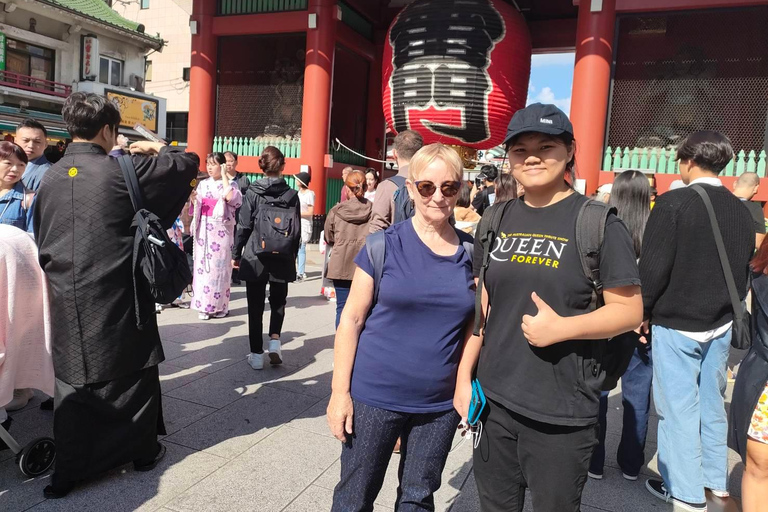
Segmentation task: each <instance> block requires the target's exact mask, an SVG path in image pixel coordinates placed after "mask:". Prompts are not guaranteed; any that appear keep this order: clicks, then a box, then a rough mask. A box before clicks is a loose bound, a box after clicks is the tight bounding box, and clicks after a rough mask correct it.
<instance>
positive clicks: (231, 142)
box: [213, 137, 301, 158]
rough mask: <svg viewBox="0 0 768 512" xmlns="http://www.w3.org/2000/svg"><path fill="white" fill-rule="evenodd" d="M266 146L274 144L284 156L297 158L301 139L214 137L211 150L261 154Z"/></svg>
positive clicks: (239, 153) (242, 154) (240, 154)
mask: <svg viewBox="0 0 768 512" xmlns="http://www.w3.org/2000/svg"><path fill="white" fill-rule="evenodd" d="M267 146H275V147H276V148H277V149H279V150H280V151H281V152H282V153H283V155H284V156H285V158H299V156H300V155H301V141H300V140H288V139H285V138H283V137H252V138H248V137H214V138H213V151H219V152H221V153H224V152H225V151H234V152H235V153H237V154H238V155H239V156H261V152H262V151H264V148H266V147H267Z"/></svg>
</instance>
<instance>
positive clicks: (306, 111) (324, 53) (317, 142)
mask: <svg viewBox="0 0 768 512" xmlns="http://www.w3.org/2000/svg"><path fill="white" fill-rule="evenodd" d="M309 13H310V14H311V13H314V14H316V15H317V28H310V29H308V30H307V57H306V61H305V64H304V65H305V68H304V103H303V106H302V118H301V164H302V165H309V170H310V173H311V175H312V182H311V183H310V188H311V189H312V190H313V191H314V192H315V215H323V214H325V192H326V188H327V187H326V168H325V164H326V160H325V155H326V154H327V153H328V132H329V130H330V122H331V92H332V87H333V86H332V83H333V57H334V51H335V49H336V0H310V3H309Z"/></svg>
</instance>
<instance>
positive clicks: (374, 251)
mask: <svg viewBox="0 0 768 512" xmlns="http://www.w3.org/2000/svg"><path fill="white" fill-rule="evenodd" d="M365 251H366V252H367V253H368V259H369V260H370V262H371V266H372V267H373V303H372V304H371V307H373V305H375V304H376V303H377V302H378V301H379V286H380V284H381V276H382V275H384V257H385V256H386V252H387V241H386V238H385V234H384V231H377V232H375V233H371V234H370V235H368V236H367V237H366V238H365Z"/></svg>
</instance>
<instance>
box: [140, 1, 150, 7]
mask: <svg viewBox="0 0 768 512" xmlns="http://www.w3.org/2000/svg"><path fill="white" fill-rule="evenodd" d="M141 8H142V9H149V0H141Z"/></svg>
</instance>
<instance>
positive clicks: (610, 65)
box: [150, 0, 768, 214]
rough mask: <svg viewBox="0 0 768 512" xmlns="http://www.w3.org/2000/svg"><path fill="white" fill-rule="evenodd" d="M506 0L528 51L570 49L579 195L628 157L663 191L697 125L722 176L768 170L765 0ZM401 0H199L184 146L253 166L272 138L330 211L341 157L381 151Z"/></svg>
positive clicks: (629, 164)
mask: <svg viewBox="0 0 768 512" xmlns="http://www.w3.org/2000/svg"><path fill="white" fill-rule="evenodd" d="M150 1H151V0H150ZM500 1H505V2H506V3H508V4H509V5H511V6H514V7H515V8H517V9H518V10H519V11H520V13H521V14H522V15H523V17H524V18H525V22H526V24H527V27H528V30H529V33H530V40H531V44H532V49H533V52H535V53H537V52H538V53H547V52H567V51H575V68H574V79H573V91H572V102H571V114H570V115H571V119H572V121H573V125H574V129H575V135H576V140H577V146H578V150H577V173H578V174H579V177H580V178H582V179H584V180H585V190H586V192H587V193H588V194H589V193H592V192H594V191H595V189H596V188H597V187H598V186H599V185H600V184H601V183H603V182H610V181H612V179H613V176H614V172H615V171H621V170H624V169H629V168H633V169H641V170H644V171H646V172H647V173H648V174H649V175H651V177H652V178H653V179H654V180H655V182H656V186H657V188H658V189H659V191H660V192H663V191H664V190H665V189H666V186H668V183H669V182H671V181H672V180H673V179H675V176H676V173H677V163H676V162H675V161H674V157H673V149H674V147H675V144H676V143H677V142H678V141H680V140H682V139H683V138H684V137H685V136H687V135H688V134H689V133H691V132H692V131H694V130H697V129H715V130H720V131H723V132H724V133H726V134H728V135H729V136H731V137H732V139H733V141H734V145H735V146H736V148H735V149H736V150H737V152H738V156H737V158H736V159H735V160H734V162H733V163H732V165H731V166H729V168H728V169H727V170H726V172H725V175H726V179H725V181H726V182H728V181H729V179H731V178H734V177H735V175H736V174H738V173H740V172H741V171H744V170H755V171H756V172H758V174H759V175H760V176H761V177H762V178H765V177H766V160H768V158H766V153H765V151H767V150H768V103H766V102H765V97H766V95H767V94H768V33H766V31H765V30H764V29H763V27H765V26H766V24H768V6H767V5H766V3H765V1H764V0H547V1H546V2H545V1H538V0H514V1H513V0H500ZM408 3H409V0H274V1H264V2H241V1H238V0H193V14H192V20H191V32H192V34H193V35H192V59H191V79H192V82H191V84H190V113H189V115H190V126H192V127H194V130H193V131H192V132H190V137H189V146H190V149H192V150H194V151H197V152H199V153H201V154H203V153H207V152H209V151H211V149H212V148H215V149H217V150H226V149H233V150H235V151H237V152H239V153H240V154H245V155H248V156H246V158H245V159H244V161H243V162H242V164H241V168H242V169H243V170H246V171H257V170H258V167H257V165H256V155H258V153H259V152H260V151H261V149H262V148H263V147H264V146H265V145H268V144H272V145H277V146H278V147H279V148H281V149H282V150H283V152H284V153H285V154H286V155H287V156H288V157H289V158H288V164H287V166H286V171H287V173H288V174H291V173H295V172H298V171H299V170H300V169H305V170H309V171H310V172H311V173H312V183H311V186H312V188H313V189H314V191H315V194H316V198H317V199H316V202H315V208H316V211H315V213H316V214H323V213H325V211H326V210H327V209H328V208H329V207H331V206H332V205H333V204H335V202H336V200H337V198H338V197H337V196H338V189H339V188H340V186H341V185H340V180H338V176H339V174H340V170H341V168H342V167H344V166H346V165H349V164H352V165H358V166H366V165H371V166H377V165H379V164H378V163H377V162H375V161H373V160H367V161H366V158H364V157H363V158H361V157H360V156H358V155H356V154H355V153H354V152H356V153H361V154H364V155H368V156H372V157H380V156H381V155H382V154H383V153H384V151H385V148H386V136H385V127H384V122H383V107H382V83H381V82H382V78H381V70H382V54H383V51H382V49H383V45H384V41H385V38H386V30H387V27H389V25H390V23H391V22H392V20H393V19H394V18H395V16H396V15H397V13H398V12H399V11H400V9H402V7H403V6H405V5H407V4H408ZM450 4H451V2H446V5H450ZM337 139H338V140H340V141H343V142H344V144H345V145H346V146H347V147H349V148H351V149H352V150H353V151H354V152H352V151H349V150H346V149H344V148H340V147H339V146H338V144H337V143H336V140H337ZM761 194H763V195H761V196H760V197H759V198H758V199H760V200H762V201H765V200H768V186H765V187H762V188H761Z"/></svg>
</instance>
